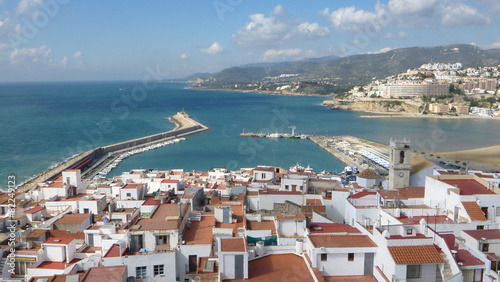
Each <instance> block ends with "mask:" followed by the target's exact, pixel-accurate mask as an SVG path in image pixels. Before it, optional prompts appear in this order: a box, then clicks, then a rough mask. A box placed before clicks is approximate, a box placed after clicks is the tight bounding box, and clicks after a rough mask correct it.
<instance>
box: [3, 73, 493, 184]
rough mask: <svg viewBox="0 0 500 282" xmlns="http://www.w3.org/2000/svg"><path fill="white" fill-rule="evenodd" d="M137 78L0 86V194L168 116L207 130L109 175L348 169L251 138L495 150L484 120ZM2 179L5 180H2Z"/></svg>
mask: <svg viewBox="0 0 500 282" xmlns="http://www.w3.org/2000/svg"><path fill="white" fill-rule="evenodd" d="M142 84H143V83H142V82H141V81H126V82H123V81H115V82H45V83H3V84H0V187H5V186H6V185H4V184H6V183H7V177H8V176H9V175H15V176H16V180H17V182H18V183H20V182H23V181H25V180H27V179H29V178H30V177H32V176H33V175H35V174H37V173H39V172H42V171H43V170H46V169H47V168H49V167H51V166H52V165H54V164H57V163H58V162H61V161H63V160H64V159H67V158H69V157H71V156H72V155H74V154H77V153H80V152H83V151H87V150H89V149H91V148H94V147H97V146H102V145H107V144H112V143H115V142H120V141H125V140H128V139H132V138H137V137H141V136H145V135H150V134H154V133H158V132H162V131H167V130H170V129H173V128H174V124H172V123H171V122H170V121H169V120H168V119H167V118H168V117H169V116H172V115H174V114H175V113H177V112H178V111H182V110H185V111H186V112H187V113H188V114H190V115H191V116H192V117H193V118H195V119H196V120H198V121H200V122H201V123H203V124H205V125H207V126H208V127H210V130H209V131H206V132H203V133H199V134H196V135H193V136H189V137H188V138H187V140H185V141H182V142H180V143H178V144H174V145H170V146H166V147H163V148H160V149H157V150H152V151H148V152H146V153H142V154H139V155H136V156H134V157H131V158H128V159H127V160H125V161H123V162H122V163H120V166H119V167H117V168H116V169H115V170H113V171H112V173H111V175H117V174H120V173H121V172H123V171H128V170H130V169H132V168H152V169H169V168H182V169H184V170H188V171H190V170H208V169H210V168H213V167H227V168H229V169H237V168H241V167H252V166H256V165H277V166H282V167H286V168H288V167H290V166H292V165H294V164H296V163H300V164H301V165H303V166H307V165H310V166H311V167H312V168H314V169H315V170H316V171H323V170H326V171H340V170H342V169H343V167H344V165H343V164H342V163H341V162H340V161H339V160H337V159H335V158H334V157H332V156H331V155H329V154H328V153H326V152H325V151H324V150H322V149H321V148H319V147H318V146H316V145H315V144H314V143H313V142H311V141H309V140H300V139H276V140H272V139H267V138H249V137H241V136H240V133H241V132H242V131H243V130H245V131H247V132H266V133H272V132H278V133H291V129H290V127H291V126H295V127H296V130H295V132H296V133H298V134H301V133H306V134H320V135H327V136H336V135H353V136H357V137H361V138H365V139H368V140H372V141H375V142H379V143H383V144H388V143H389V140H390V138H404V137H406V138H410V139H411V140H412V145H413V147H414V148H415V150H418V151H426V152H433V151H451V150H457V149H470V148H477V147H484V146H490V145H496V144H498V143H499V140H500V138H499V137H500V135H499V134H500V133H499V132H500V121H496V120H484V119H466V120H456V119H433V118H418V119H417V118H361V117H360V116H361V115H366V114H365V113H359V112H350V111H338V110H330V109H328V108H327V107H325V106H322V105H321V103H322V102H323V100H324V99H325V98H322V97H305V96H281V95H270V94H262V93H251V92H231V91H200V90H194V89H188V87H189V85H187V84H182V83H161V84H152V85H149V86H148V88H149V90H147V91H139V90H141V89H144V88H143V87H141V86H142ZM2 179H3V180H2Z"/></svg>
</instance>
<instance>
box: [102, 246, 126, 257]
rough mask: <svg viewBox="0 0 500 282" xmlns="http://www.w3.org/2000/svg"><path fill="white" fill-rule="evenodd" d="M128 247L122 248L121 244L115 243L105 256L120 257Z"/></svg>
mask: <svg viewBox="0 0 500 282" xmlns="http://www.w3.org/2000/svg"><path fill="white" fill-rule="evenodd" d="M127 250H128V248H126V247H125V248H120V247H119V246H117V245H115V244H113V245H111V248H109V250H108V251H107V252H106V254H105V255H104V257H105V258H113V257H120V256H123V255H125V254H126V253H127Z"/></svg>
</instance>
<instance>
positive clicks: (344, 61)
mask: <svg viewBox="0 0 500 282" xmlns="http://www.w3.org/2000/svg"><path fill="white" fill-rule="evenodd" d="M430 62H443V63H455V62H460V63H462V65H463V66H464V67H478V66H497V65H500V49H490V50H483V49H481V48H479V47H477V46H475V45H467V44H456V45H449V46H438V47H411V48H401V49H394V50H391V51H388V52H385V53H378V54H364V55H353V56H349V57H342V58H341V57H335V56H331V57H324V58H315V59H306V60H301V61H296V62H280V63H257V64H248V65H244V66H237V67H231V68H227V69H224V70H222V71H220V72H218V73H215V74H211V75H208V74H203V75H199V76H196V75H191V76H189V77H187V78H185V79H184V80H185V81H188V80H191V81H193V79H195V78H200V79H202V80H204V82H203V83H202V84H201V85H202V86H203V87H208V88H210V85H212V86H213V87H218V86H221V85H224V84H238V83H252V82H262V81H263V80H264V79H265V78H266V77H275V76H279V75H281V74H298V76H294V77H290V78H289V79H288V80H289V81H325V80H328V81H332V82H333V83H335V84H336V86H337V91H336V92H338V91H341V90H344V91H345V89H347V88H349V87H352V86H354V85H363V84H366V83H368V82H370V81H372V80H373V79H374V78H384V77H387V76H390V75H394V74H397V73H400V72H404V71H406V70H408V69H411V68H417V67H419V66H421V65H423V64H425V63H430Z"/></svg>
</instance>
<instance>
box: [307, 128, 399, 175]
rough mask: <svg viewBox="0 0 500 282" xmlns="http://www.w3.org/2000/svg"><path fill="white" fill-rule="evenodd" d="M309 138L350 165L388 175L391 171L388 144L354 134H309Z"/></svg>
mask: <svg viewBox="0 0 500 282" xmlns="http://www.w3.org/2000/svg"><path fill="white" fill-rule="evenodd" d="M308 138H309V139H310V140H311V141H313V142H314V143H316V144H317V145H318V146H320V147H321V148H323V149H324V150H325V151H327V152H328V153H330V154H331V155H333V156H334V157H335V158H337V159H339V160H340V161H341V162H343V163H345V164H346V165H348V166H355V167H357V168H358V169H359V170H362V169H366V168H370V169H371V170H373V171H375V172H377V173H378V174H380V175H386V174H387V173H388V171H389V170H388V165H386V164H388V161H389V147H388V146H385V145H382V144H378V143H375V142H370V141H368V140H364V139H361V138H357V137H353V136H335V137H325V136H319V135H309V136H308ZM371 156H373V157H372V158H370V157H371ZM375 158H376V160H377V161H375V160H374V159H375Z"/></svg>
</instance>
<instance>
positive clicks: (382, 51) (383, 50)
mask: <svg viewBox="0 0 500 282" xmlns="http://www.w3.org/2000/svg"><path fill="white" fill-rule="evenodd" d="M391 50H394V48H390V47H385V48H382V49H380V50H378V51H373V52H367V54H381V53H386V52H389V51H391Z"/></svg>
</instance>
